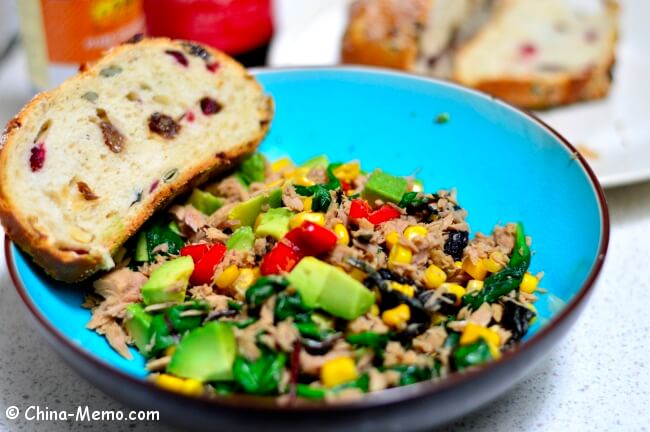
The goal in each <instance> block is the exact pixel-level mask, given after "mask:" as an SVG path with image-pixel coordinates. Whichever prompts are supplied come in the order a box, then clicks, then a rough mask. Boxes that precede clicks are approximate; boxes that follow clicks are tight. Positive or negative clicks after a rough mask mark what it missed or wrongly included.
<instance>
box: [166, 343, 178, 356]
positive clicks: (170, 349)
mask: <svg viewBox="0 0 650 432" xmlns="http://www.w3.org/2000/svg"><path fill="white" fill-rule="evenodd" d="M175 352H176V345H171V346H168V347H167V348H165V355H166V356H171V355H174V353H175Z"/></svg>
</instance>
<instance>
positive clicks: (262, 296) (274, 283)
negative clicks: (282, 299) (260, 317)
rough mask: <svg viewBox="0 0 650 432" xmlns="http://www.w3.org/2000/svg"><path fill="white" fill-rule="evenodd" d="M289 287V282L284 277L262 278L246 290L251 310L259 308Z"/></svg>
mask: <svg viewBox="0 0 650 432" xmlns="http://www.w3.org/2000/svg"><path fill="white" fill-rule="evenodd" d="M287 285H288V282H287V280H286V279H285V278H283V277H279V276H265V277H261V278H259V279H258V280H257V281H256V282H255V283H254V284H253V285H252V286H251V287H250V288H248V289H247V290H246V303H248V305H249V306H250V307H251V308H258V307H260V306H262V304H263V303H264V302H265V301H267V300H268V299H269V298H270V297H271V296H272V295H273V294H275V293H278V292H280V291H282V290H284V289H285V288H286V287H287Z"/></svg>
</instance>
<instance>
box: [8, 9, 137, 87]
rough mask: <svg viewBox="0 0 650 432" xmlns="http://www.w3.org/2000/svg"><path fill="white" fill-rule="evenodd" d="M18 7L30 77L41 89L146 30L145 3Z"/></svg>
mask: <svg viewBox="0 0 650 432" xmlns="http://www.w3.org/2000/svg"><path fill="white" fill-rule="evenodd" d="M19 8H20V15H21V23H22V34H23V41H24V44H25V49H26V51H27V61H28V64H29V71H30V75H31V78H32V81H33V82H34V84H35V85H36V87H38V88H40V89H46V88H50V87H52V86H55V85H57V84H59V83H60V82H61V81H63V80H64V79H65V78H67V77H69V76H71V75H73V74H74V73H75V72H76V71H77V69H78V67H79V64H81V63H84V62H88V61H93V60H95V59H97V58H99V57H100V56H101V54H102V52H104V51H105V50H106V49H108V48H110V47H112V46H115V45H117V44H119V43H121V42H123V41H125V40H127V39H129V38H130V37H131V36H133V35H134V34H136V33H142V32H143V30H144V13H143V9H142V0H22V1H20V2H19Z"/></svg>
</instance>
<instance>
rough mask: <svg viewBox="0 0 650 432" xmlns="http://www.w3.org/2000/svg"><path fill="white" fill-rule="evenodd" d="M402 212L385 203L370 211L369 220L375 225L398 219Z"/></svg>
mask: <svg viewBox="0 0 650 432" xmlns="http://www.w3.org/2000/svg"><path fill="white" fill-rule="evenodd" d="M401 214H402V213H400V211H399V210H397V209H396V208H395V207H393V206H389V205H388V204H384V205H383V206H381V207H380V208H379V209H377V210H375V211H374V212H372V213H370V215H369V216H368V221H370V223H372V224H373V225H379V224H382V223H384V222H388V221H389V220H393V219H397V218H398V217H400V215H401Z"/></svg>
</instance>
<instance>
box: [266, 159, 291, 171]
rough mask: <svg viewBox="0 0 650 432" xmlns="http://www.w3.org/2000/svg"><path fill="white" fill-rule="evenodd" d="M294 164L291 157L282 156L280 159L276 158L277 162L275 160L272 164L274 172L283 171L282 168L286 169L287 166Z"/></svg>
mask: <svg viewBox="0 0 650 432" xmlns="http://www.w3.org/2000/svg"><path fill="white" fill-rule="evenodd" d="M292 166H293V162H292V161H291V159H289V158H288V157H283V158H280V159H278V160H276V161H275V162H273V163H272V164H271V170H272V171H273V172H280V171H282V170H284V169H286V168H290V167H292Z"/></svg>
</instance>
